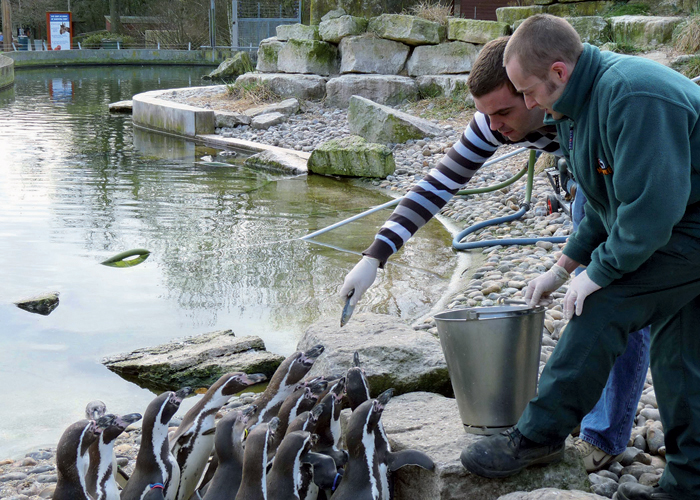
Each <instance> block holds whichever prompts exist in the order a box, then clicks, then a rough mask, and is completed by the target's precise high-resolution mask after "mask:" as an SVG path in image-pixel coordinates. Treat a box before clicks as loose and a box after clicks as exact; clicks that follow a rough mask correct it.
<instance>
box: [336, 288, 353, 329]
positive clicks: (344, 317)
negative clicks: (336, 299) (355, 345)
mask: <svg viewBox="0 0 700 500" xmlns="http://www.w3.org/2000/svg"><path fill="white" fill-rule="evenodd" d="M353 295H355V289H354V288H353V289H352V290H350V292H348V295H347V299H345V307H343V314H341V316H340V327H341V328H342V327H344V326H345V325H347V323H348V321H350V316H352V313H353V311H355V305H354V304H352V305H351V304H350V299H351V298H352V296H353Z"/></svg>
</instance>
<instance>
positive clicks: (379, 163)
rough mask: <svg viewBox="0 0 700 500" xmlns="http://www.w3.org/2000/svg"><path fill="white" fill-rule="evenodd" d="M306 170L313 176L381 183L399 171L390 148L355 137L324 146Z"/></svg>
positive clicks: (318, 149)
mask: <svg viewBox="0 0 700 500" xmlns="http://www.w3.org/2000/svg"><path fill="white" fill-rule="evenodd" d="M307 166H308V169H309V172H313V173H314V174H321V175H342V176H348V177H378V178H382V179H383V178H385V177H386V176H387V175H391V174H393V173H394V170H395V169H396V163H395V162H394V155H393V153H392V152H391V150H390V149H389V148H387V147H386V146H384V145H383V144H375V143H371V142H367V141H366V140H364V139H363V138H362V137H358V136H356V135H351V136H349V137H344V138H342V139H333V140H330V141H328V142H325V143H323V144H321V145H320V146H319V147H318V148H316V149H314V150H313V151H312V152H311V156H310V157H309V161H308V163H307Z"/></svg>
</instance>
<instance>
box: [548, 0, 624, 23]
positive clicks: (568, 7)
mask: <svg viewBox="0 0 700 500" xmlns="http://www.w3.org/2000/svg"><path fill="white" fill-rule="evenodd" d="M613 4H614V2H609V1H593V2H571V3H555V4H552V5H547V6H546V7H545V12H546V13H547V14H552V15H553V16H559V17H583V16H598V15H600V14H602V13H603V12H605V11H606V10H608V9H609V8H610V7H611V6H612V5H613ZM611 19H614V18H611Z"/></svg>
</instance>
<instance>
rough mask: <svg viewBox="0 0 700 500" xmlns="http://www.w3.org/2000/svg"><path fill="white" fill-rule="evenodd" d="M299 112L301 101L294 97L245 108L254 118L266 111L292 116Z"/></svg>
mask: <svg viewBox="0 0 700 500" xmlns="http://www.w3.org/2000/svg"><path fill="white" fill-rule="evenodd" d="M298 112H299V101H298V100H297V99H294V98H293V97H292V98H291V99H285V100H284V101H281V102H275V103H272V104H266V105H265V106H257V107H255V108H248V109H246V110H245V114H246V115H248V116H249V117H251V118H253V117H256V116H259V115H264V114H266V113H282V114H283V115H285V116H291V115H294V114H296V113H298Z"/></svg>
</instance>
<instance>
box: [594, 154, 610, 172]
mask: <svg viewBox="0 0 700 500" xmlns="http://www.w3.org/2000/svg"><path fill="white" fill-rule="evenodd" d="M596 172H598V173H599V174H603V175H610V174H612V173H613V171H612V168H610V167H606V166H605V163H603V160H601V159H600V158H598V168H596Z"/></svg>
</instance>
